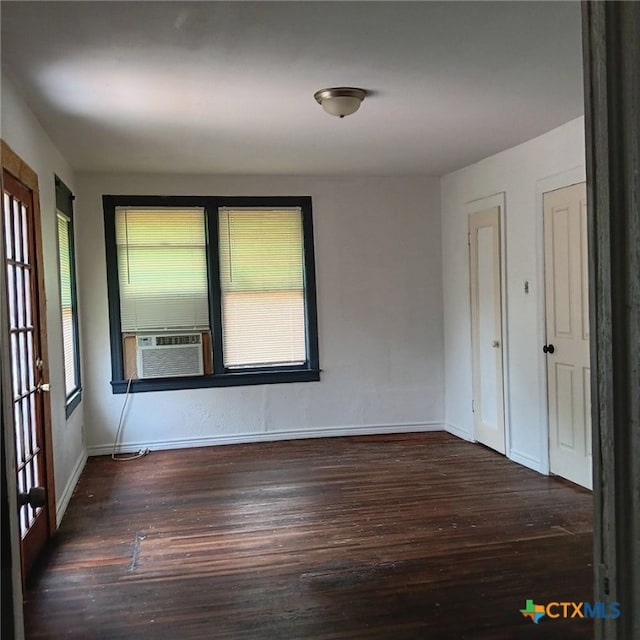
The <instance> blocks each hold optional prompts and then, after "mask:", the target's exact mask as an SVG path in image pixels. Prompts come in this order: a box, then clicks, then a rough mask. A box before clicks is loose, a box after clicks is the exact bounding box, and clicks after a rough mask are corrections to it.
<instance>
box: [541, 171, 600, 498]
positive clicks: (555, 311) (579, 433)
mask: <svg viewBox="0 0 640 640" xmlns="http://www.w3.org/2000/svg"><path fill="white" fill-rule="evenodd" d="M544 248H545V289H546V294H545V295H546V320H547V322H546V331H547V344H546V345H545V346H544V347H543V349H544V350H545V353H546V357H547V391H548V403H549V468H550V470H551V473H554V474H556V475H559V476H562V477H563V478H567V479H568V480H571V481H572V482H576V483H577V484H580V485H582V486H584V487H588V488H591V487H592V476H591V393H590V370H589V294H588V292H589V282H588V268H587V265H588V262H587V201H586V188H585V183H584V182H582V183H580V184H576V185H572V186H570V187H565V188H563V189H557V190H556V191H550V192H549V193H545V194H544Z"/></svg>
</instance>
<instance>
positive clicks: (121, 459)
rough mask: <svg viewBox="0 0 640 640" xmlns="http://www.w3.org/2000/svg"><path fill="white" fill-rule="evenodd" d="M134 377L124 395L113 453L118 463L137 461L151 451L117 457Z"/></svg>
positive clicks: (128, 383) (112, 456)
mask: <svg viewBox="0 0 640 640" xmlns="http://www.w3.org/2000/svg"><path fill="white" fill-rule="evenodd" d="M132 380H133V377H131V378H129V381H128V382H127V391H126V392H125V394H124V402H123V403H122V411H121V412H120V420H119V421H118V430H117V431H116V439H115V440H114V441H113V450H112V451H111V459H112V460H116V461H118V462H128V461H129V460H137V459H138V458H143V457H144V456H146V455H148V454H149V449H140V451H138V453H134V454H133V455H128V454H127V455H124V456H123V455H122V454H120V455H118V456H116V449H117V448H118V440H119V439H120V432H121V431H122V425H123V424H124V410H125V409H126V408H127V402H129V391H130V390H131V381H132Z"/></svg>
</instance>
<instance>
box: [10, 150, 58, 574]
mask: <svg viewBox="0 0 640 640" xmlns="http://www.w3.org/2000/svg"><path fill="white" fill-rule="evenodd" d="M0 156H1V163H0V164H1V167H2V169H3V170H6V171H7V172H8V173H10V174H12V175H13V176H14V177H15V178H17V179H18V180H19V181H20V182H22V183H23V184H24V185H25V186H26V187H27V188H28V189H30V190H31V191H32V193H33V221H34V233H35V245H36V246H35V251H36V253H35V259H36V264H37V266H38V277H37V286H38V309H39V318H38V320H39V325H40V331H39V333H40V352H41V357H42V360H43V366H42V370H41V375H42V379H43V380H50V375H49V347H48V342H47V323H46V320H47V307H46V294H45V280H44V259H43V249H42V221H41V217H40V190H39V186H38V175H37V174H36V172H35V171H34V170H33V169H32V168H31V167H30V166H29V165H28V164H27V163H26V162H24V160H22V158H20V156H18V154H16V153H15V152H14V151H13V149H11V147H10V146H9V145H8V144H7V143H6V142H5V141H4V140H0ZM2 180H3V178H2V177H0V182H2ZM3 187H4V185H3ZM4 254H5V249H4V243H2V248H1V253H0V256H1V257H2V259H3V264H4V257H5V256H4ZM3 271H4V267H3ZM1 291H2V296H3V298H2V309H3V314H2V315H3V317H2V323H3V336H2V341H3V342H2V344H3V345H6V344H7V342H6V337H5V335H4V334H5V333H7V327H8V324H7V318H6V308H5V307H6V303H5V299H6V293H7V292H6V282H5V275H4V272H3V274H2V287H1ZM5 353H9V351H8V350H7V351H5ZM4 368H6V367H3V369H4ZM4 382H5V386H3V389H4V391H3V393H5V394H6V395H5V396H4V397H5V398H8V397H9V394H10V389H11V385H10V384H9V378H4ZM42 405H43V425H42V427H43V432H44V442H43V446H44V459H45V470H46V473H45V475H46V486H45V489H46V499H47V533H48V537H51V536H53V534H54V533H55V532H56V530H57V520H56V492H55V473H54V465H53V438H52V431H51V399H50V397H49V394H43V399H42ZM7 411H8V410H7ZM5 418H7V416H5ZM7 419H8V418H7ZM8 424H9V425H12V424H13V416H11V417H10V419H9V421H8ZM6 433H7V434H8V438H6V439H5V444H6V445H7V456H8V457H7V463H8V464H7V467H8V474H9V475H10V474H11V473H14V475H15V462H16V461H15V439H14V433H13V430H12V429H6ZM9 445H10V446H9ZM16 484H17V483H16V479H15V478H14V479H13V485H14V486H13V487H10V488H11V489H12V491H11V492H12V493H13V494H14V496H13V499H15V498H16V497H17V489H16ZM9 500H10V501H11V500H12V498H11V497H10V498H9ZM18 542H19V535H18ZM23 578H24V576H23Z"/></svg>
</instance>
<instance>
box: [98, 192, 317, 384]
mask: <svg viewBox="0 0 640 640" xmlns="http://www.w3.org/2000/svg"><path fill="white" fill-rule="evenodd" d="M103 204H104V212H105V243H106V245H105V246H106V255H107V276H108V292H109V316H110V323H111V356H112V360H111V369H112V376H113V377H112V382H111V384H112V388H113V390H114V392H115V393H126V392H127V391H130V392H132V393H135V392H137V391H156V390H169V389H185V388H191V389H193V388H199V387H214V386H234V385H244V384H264V383H281V382H311V381H314V380H319V379H320V367H319V363H318V330H317V320H316V316H317V310H316V297H315V265H314V250H313V249H314V247H313V225H312V219H311V198H310V197H308V196H282V197H226V196H225V197H222V196H111V195H105V196H103ZM176 336H178V337H181V338H185V339H186V338H187V337H189V336H198V338H199V339H200V337H202V342H200V340H199V341H198V344H199V345H200V344H201V345H202V346H201V347H200V348H201V354H199V355H201V356H202V367H196V368H194V369H193V370H190V371H189V372H187V373H184V372H182V373H181V374H180V375H178V374H177V373H173V371H174V369H175V367H173V364H174V363H173V362H172V361H171V359H172V358H176V359H177V358H178V357H180V356H181V355H184V354H185V353H186V352H185V349H183V348H179V346H180V345H181V344H182V343H180V344H179V345H178V346H176V343H175V340H176V339H177V338H176ZM164 337H167V339H169V338H170V339H171V345H170V346H166V345H165V346H163V345H164V342H163V340H164ZM145 340H146V342H144V341H145ZM147 342H149V344H151V342H152V343H153V344H151V346H149V344H147ZM149 349H151V350H153V355H154V357H156V356H157V357H158V358H160V357H161V358H162V362H163V363H164V364H166V366H164V364H163V367H164V368H163V369H162V375H149V371H147V369H146V368H144V374H143V375H140V370H139V367H140V366H141V365H140V362H141V361H142V360H144V358H142V359H141V358H140V357H139V356H141V354H142V355H145V354H146V351H145V350H149ZM143 351H145V352H144V353H142V352H143ZM147 355H148V354H147ZM170 361H171V362H170ZM170 365H171V366H170ZM181 371H182V370H181ZM125 372H127V373H126V376H125ZM167 372H169V373H167Z"/></svg>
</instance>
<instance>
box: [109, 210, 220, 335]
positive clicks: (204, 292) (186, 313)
mask: <svg viewBox="0 0 640 640" xmlns="http://www.w3.org/2000/svg"><path fill="white" fill-rule="evenodd" d="M116 245H117V254H118V278H119V283H120V320H121V325H122V331H123V332H124V331H132V332H133V331H142V330H144V331H148V330H154V331H157V330H165V329H168V330H173V329H200V330H206V329H208V328H209V297H208V286H207V258H206V239H205V224H204V210H203V209H200V208H190V209H168V208H167V209H164V208H163V209H137V208H124V207H123V208H117V209H116Z"/></svg>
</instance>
